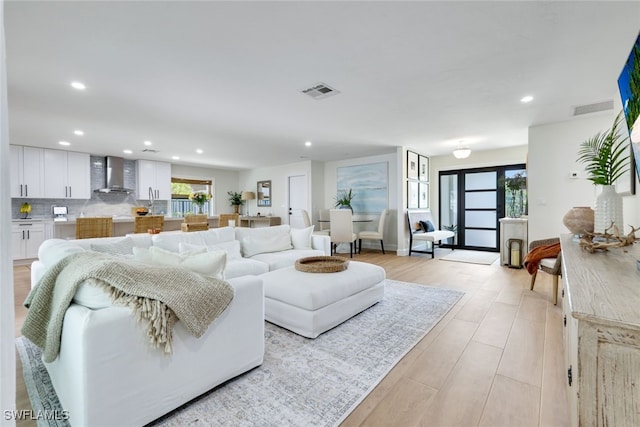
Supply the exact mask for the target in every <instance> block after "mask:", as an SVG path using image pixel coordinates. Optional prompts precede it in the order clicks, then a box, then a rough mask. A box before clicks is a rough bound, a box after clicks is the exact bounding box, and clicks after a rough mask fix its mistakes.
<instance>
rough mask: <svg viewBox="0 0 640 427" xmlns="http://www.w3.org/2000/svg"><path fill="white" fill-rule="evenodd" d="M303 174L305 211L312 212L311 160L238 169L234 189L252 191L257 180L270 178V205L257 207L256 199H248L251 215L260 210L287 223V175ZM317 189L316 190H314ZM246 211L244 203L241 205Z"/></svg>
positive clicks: (255, 189) (262, 213)
mask: <svg viewBox="0 0 640 427" xmlns="http://www.w3.org/2000/svg"><path fill="white" fill-rule="evenodd" d="M296 175H305V176H306V177H307V186H308V187H307V193H308V194H309V202H308V206H307V208H306V209H307V211H308V212H309V213H311V212H313V210H312V202H311V198H312V197H313V194H314V190H313V183H312V178H313V174H312V162H311V161H308V160H307V161H304V162H296V163H289V164H286V165H280V166H275V167H268V168H258V169H254V170H250V171H240V177H239V182H238V189H237V190H236V191H253V192H256V191H257V188H258V181H266V180H271V207H260V208H259V209H258V207H257V202H256V200H249V202H248V203H249V209H250V213H251V215H255V214H256V213H257V212H260V214H261V215H273V216H279V217H280V218H282V223H283V224H288V223H289V219H288V218H289V212H288V208H289V177H290V176H296ZM316 191H317V190H316ZM242 209H243V212H246V205H245V206H243V207H242Z"/></svg>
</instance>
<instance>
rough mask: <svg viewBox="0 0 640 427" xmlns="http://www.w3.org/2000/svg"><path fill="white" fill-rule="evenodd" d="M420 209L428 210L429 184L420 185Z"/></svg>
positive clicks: (420, 183) (422, 183) (421, 183)
mask: <svg viewBox="0 0 640 427" xmlns="http://www.w3.org/2000/svg"><path fill="white" fill-rule="evenodd" d="M418 207H419V208H420V209H426V208H428V207H429V183H428V182H419V183H418Z"/></svg>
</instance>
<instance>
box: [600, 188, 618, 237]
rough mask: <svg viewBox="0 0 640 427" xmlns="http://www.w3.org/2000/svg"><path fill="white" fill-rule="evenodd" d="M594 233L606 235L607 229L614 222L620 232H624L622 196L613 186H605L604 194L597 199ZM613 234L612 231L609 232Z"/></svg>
mask: <svg viewBox="0 0 640 427" xmlns="http://www.w3.org/2000/svg"><path fill="white" fill-rule="evenodd" d="M594 211H595V215H594V217H595V218H594V227H593V228H594V231H595V232H596V233H604V231H605V229H607V228H608V227H610V226H611V223H612V222H613V223H614V224H615V225H616V226H617V227H618V229H619V230H620V232H621V233H622V232H624V222H622V196H621V195H619V194H618V193H617V192H616V188H615V186H613V185H603V186H602V193H600V194H599V195H598V197H596V207H595V209H594ZM609 232H611V230H609Z"/></svg>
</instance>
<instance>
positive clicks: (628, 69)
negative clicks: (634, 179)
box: [618, 34, 640, 179]
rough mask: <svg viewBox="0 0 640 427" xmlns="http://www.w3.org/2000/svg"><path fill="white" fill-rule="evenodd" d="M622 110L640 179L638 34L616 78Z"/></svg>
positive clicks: (639, 49)
mask: <svg viewBox="0 0 640 427" xmlns="http://www.w3.org/2000/svg"><path fill="white" fill-rule="evenodd" d="M618 88H619V89H620V97H621V98H622V110H623V111H624V117H625V119H626V121H627V128H628V129H629V139H630V141H631V148H632V149H633V158H634V160H635V166H636V174H637V176H638V179H640V34H638V37H637V38H636V40H635V43H634V44H633V47H632V48H631V53H630V54H629V57H628V58H627V61H626V62H625V64H624V68H623V69H622V73H620V77H619V78H618Z"/></svg>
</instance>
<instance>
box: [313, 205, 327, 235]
mask: <svg viewBox="0 0 640 427" xmlns="http://www.w3.org/2000/svg"><path fill="white" fill-rule="evenodd" d="M318 220H319V221H318V227H317V228H318V229H317V230H316V231H314V232H313V234H322V235H325V236H328V235H329V233H330V231H331V225H330V220H331V219H330V218H329V209H320V211H319V213H318Z"/></svg>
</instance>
